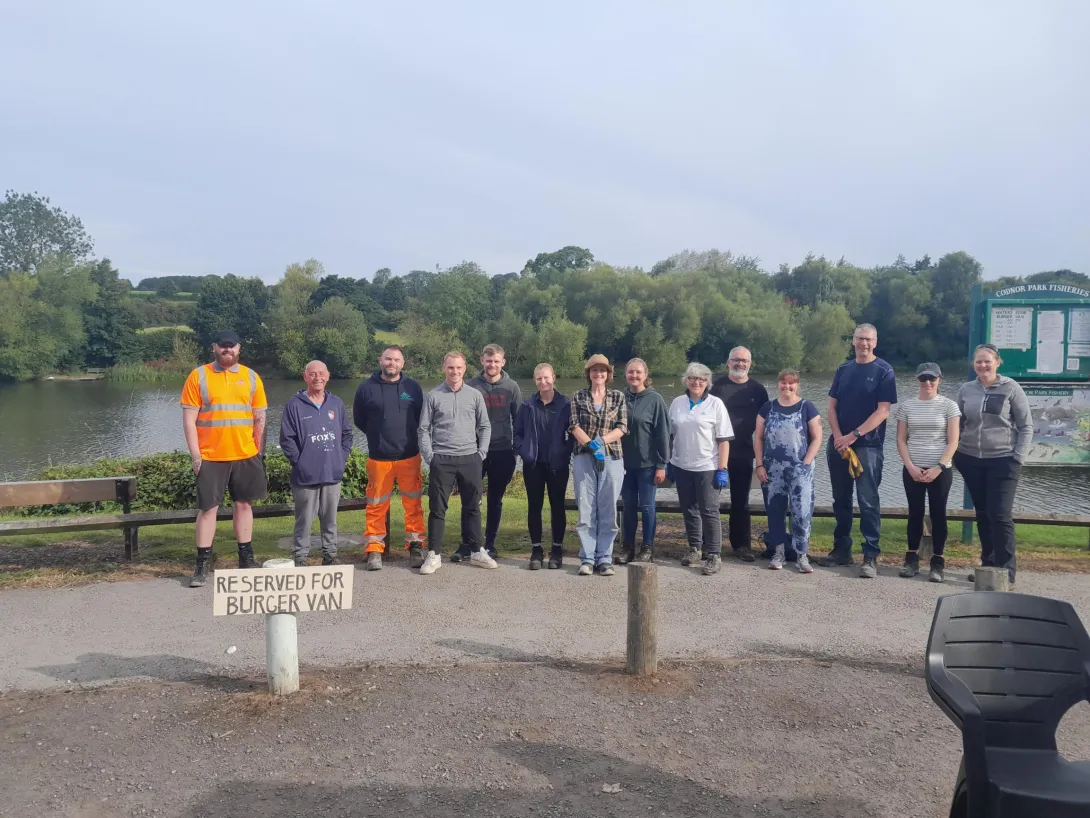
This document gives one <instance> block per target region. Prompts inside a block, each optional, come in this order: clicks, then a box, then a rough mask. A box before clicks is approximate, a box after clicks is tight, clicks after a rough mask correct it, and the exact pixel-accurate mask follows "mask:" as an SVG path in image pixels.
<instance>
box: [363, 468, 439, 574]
mask: <svg viewBox="0 0 1090 818" xmlns="http://www.w3.org/2000/svg"><path fill="white" fill-rule="evenodd" d="M394 480H397V488H398V491H399V492H400V493H401V507H402V508H403V509H405V547H406V548H409V547H410V546H413V545H420V546H425V545H426V544H427V542H428V537H427V534H426V533H425V531H426V529H425V528H424V506H423V503H422V500H421V498H422V495H423V482H422V480H421V477H420V455H416V456H415V457H410V458H408V459H406V460H373V459H372V458H370V457H369V458H367V492H366V497H367V532H366V533H365V534H364V536H363V544H364V553H371V552H372V551H382V549H383V540H384V539H385V538H386V513H387V512H388V511H389V510H390V498H391V497H392V496H393V493H394Z"/></svg>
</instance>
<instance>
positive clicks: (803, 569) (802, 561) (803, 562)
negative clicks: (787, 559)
mask: <svg viewBox="0 0 1090 818" xmlns="http://www.w3.org/2000/svg"><path fill="white" fill-rule="evenodd" d="M795 568H796V570H797V571H798V572H799V573H800V574H812V573H814V569H813V568H812V567H811V566H810V558H809V557H808V556H806V554H799V555H798V557H797V558H796V559H795Z"/></svg>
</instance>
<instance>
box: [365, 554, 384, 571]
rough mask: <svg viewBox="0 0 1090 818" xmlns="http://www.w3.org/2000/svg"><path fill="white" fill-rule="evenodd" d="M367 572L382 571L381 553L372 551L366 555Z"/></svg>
mask: <svg viewBox="0 0 1090 818" xmlns="http://www.w3.org/2000/svg"><path fill="white" fill-rule="evenodd" d="M367 570H368V571H381V570H382V552H381V551H372V552H371V553H369V554H368V555H367Z"/></svg>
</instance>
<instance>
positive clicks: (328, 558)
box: [322, 554, 337, 565]
mask: <svg viewBox="0 0 1090 818" xmlns="http://www.w3.org/2000/svg"><path fill="white" fill-rule="evenodd" d="M336 564H337V558H336V557H335V556H333V555H332V554H322V565H336Z"/></svg>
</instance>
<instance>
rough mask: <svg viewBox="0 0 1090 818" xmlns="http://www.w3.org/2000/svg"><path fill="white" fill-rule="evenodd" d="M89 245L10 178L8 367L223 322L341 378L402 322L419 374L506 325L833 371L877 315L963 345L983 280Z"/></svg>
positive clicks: (1, 225) (574, 360)
mask: <svg viewBox="0 0 1090 818" xmlns="http://www.w3.org/2000/svg"><path fill="white" fill-rule="evenodd" d="M93 254H94V244H93V242H92V240H91V239H90V237H89V236H88V235H87V233H86V231H85V230H84V228H83V225H82V223H81V222H80V220H79V219H78V218H76V217H74V216H70V215H69V214H67V213H65V212H64V211H62V210H61V209H60V208H56V207H53V206H52V205H51V204H50V202H49V200H48V199H47V198H44V197H41V196H39V195H38V194H36V193H34V194H19V193H15V192H13V191H8V193H7V194H6V197H5V199H4V200H3V202H0V302H2V303H3V304H4V305H5V309H4V310H3V311H0V378H4V379H9V380H23V379H27V378H32V377H37V376H41V375H43V374H46V373H50V372H57V371H64V370H74V369H81V368H89V367H103V368H105V367H113V366H118V365H125V364H129V365H141V364H152V365H154V364H156V363H161V362H162V359H164V358H172V359H174V360H175V363H176V364H177V365H178V367H179V368H183V369H184V367H185V366H186V365H189V364H190V363H192V362H195V361H196V360H198V359H201V360H203V359H204V358H205V357H206V355H205V353H204V352H203V350H206V349H207V348H208V345H209V344H210V342H211V339H212V337H213V336H214V335H215V333H216V332H217V331H219V330H220V329H222V328H224V327H231V328H233V329H234V330H235V331H236V332H238V334H239V336H240V338H241V339H242V343H243V345H244V347H245V349H246V352H245V355H246V357H247V360H248V361H249V362H250V363H252V364H253V365H254V366H257V367H265V368H267V369H276V370H280V371H282V372H284V373H286V374H296V373H298V372H300V371H302V368H303V366H304V365H305V363H306V362H307V361H308V360H311V359H312V358H321V359H322V360H324V361H325V362H326V363H327V365H328V366H329V369H330V372H331V373H332V374H333V375H334V377H357V376H359V375H361V374H362V373H365V372H367V371H369V370H370V368H371V367H372V364H373V361H374V358H375V357H376V355H377V353H378V351H379V348H380V347H381V346H382V344H383V343H384V342H385V341H386V340H388V339H391V338H393V339H396V340H398V341H399V342H401V343H402V344H403V345H404V347H405V349H406V358H407V361H408V369H409V371H410V372H412V373H414V374H416V375H419V376H423V377H437V376H438V375H439V373H440V370H441V366H442V358H443V355H444V354H445V353H446V352H447V351H449V350H451V349H460V350H464V351H466V352H470V353H472V352H473V351H474V350H478V349H480V348H481V347H483V346H484V345H485V344H486V343H489V342H493V341H494V342H498V343H500V344H502V345H503V347H504V348H505V350H506V352H507V360H508V370H509V371H510V373H511V374H512V375H514V376H516V377H525V376H528V375H530V374H531V373H532V370H533V367H534V365H535V364H536V363H538V362H540V361H550V362H551V363H552V364H553V365H554V367H555V369H556V372H557V375H558V376H560V377H573V376H578V375H580V374H582V365H583V361H584V360H585V357H586V355H587V353H588V351H594V352H602V353H604V354H605V355H607V356H609V357H610V359H611V360H616V361H624V360H627V359H628V358H631V357H634V356H639V357H641V358H644V359H645V360H646V361H647V362H648V364H649V366H650V368H651V370H652V372H662V373H670V374H674V373H678V372H680V371H682V370H683V369H684V367H685V364H686V362H687V361H690V360H698V361H701V362H703V363H705V364H707V365H709V366H711V367H712V368H718V367H719V366H720V365H721V364H722V363H723V361H724V360H725V359H726V357H727V353H728V351H729V350H730V349H731V347H733V346H736V345H738V344H744V345H746V346H748V347H749V348H750V349H751V351H752V352H753V358H754V361H755V366H756V368H757V369H758V370H763V371H777V370H779V369H781V368H785V367H793V368H798V369H802V370H806V371H828V370H830V369H833V368H835V367H836V366H837V365H838V364H839V363H840V362H842V361H843V360H845V358H846V357H847V355H848V354H849V352H850V349H849V344H848V339H849V338H850V336H851V333H852V329H853V327H854V326H855V325H856V324H857V323H861V322H868V323H872V324H874V325H875V326H877V327H878V330H879V354H880V355H881V356H882V357H884V358H886V359H888V360H890V361H893V362H895V363H901V364H907V363H917V362H919V361H922V360H944V361H945V360H955V359H961V358H962V357H963V356H964V355H965V354H966V348H967V343H968V316H969V303H970V296H971V291H972V287H973V285H974V284H975V283H977V282H979V281H982V280H983V269H982V267H981V265H980V263H979V262H978V261H977V260H976V259H974V258H973V257H972V256H971V255H969V254H968V253H965V252H963V251H957V252H951V253H947V254H946V255H943V256H942V257H941V258H939V259H938V260H937V261H933V260H932V259H931V257H929V256H924V257H923V258H921V259H918V260H916V261H914V262H909V261H907V260H906V259H905V258H904V257H903V256H901V257H898V258H897V259H895V260H894V261H893V263H891V264H889V265H884V266H878V267H860V266H857V265H854V264H851V263H850V262H848V261H847V260H845V259H843V258H841V259H839V260H837V261H831V260H830V259H828V258H826V257H824V256H815V255H809V256H807V257H806V258H805V259H803V260H802V261H801V263H799V264H798V265H796V266H794V267H792V266H790V265H787V264H782V265H780V267H779V269H778V270H776V271H775V272H771V271H767V270H765V269H763V268H762V266H761V262H760V260H759V259H757V258H753V257H749V256H744V255H735V254H733V253H731V252H720V251H718V250H709V251H704V252H693V251H685V252H682V253H678V254H676V255H673V256H671V257H670V258H667V259H664V260H662V261H660V262H658V263H657V264H655V265H654V266H652V267H651V269H650V270H644V269H642V268H639V267H622V266H615V265H610V264H607V263H604V262H601V261H599V260H597V259H596V258H595V257H594V255H593V253H592V252H591V251H590V250H589V249H586V248H582V247H575V246H569V247H564V248H562V249H560V250H557V251H555V252H549V253H539V254H538V255H537V256H535V257H534V258H532V259H529V260H528V261H527V262H526V264H525V266H524V267H523V269H522V270H521V271H519V272H517V273H515V272H509V273H502V274H495V275H490V274H489V273H488V272H487V271H485V270H484V269H482V268H481V267H480V265H478V264H476V263H475V262H472V261H463V262H461V263H460V264H456V265H454V266H452V267H449V268H447V269H442V270H441V269H436V270H434V271H429V270H412V271H409V272H407V273H404V274H402V275H397V274H394V273H393V271H391V270H390V269H388V268H383V269H380V270H378V271H376V272H375V273H374V274H373V275H372V276H371V277H370V278H366V277H359V278H353V277H346V276H340V275H336V274H328V273H326V271H325V269H324V267H323V266H322V264H321V263H320V262H319V261H317V260H315V259H309V260H307V261H304V262H298V263H292V264H289V265H288V266H287V267H286V268H285V270H284V271H283V273H282V275H281V277H280V279H279V280H278V281H277V282H276V283H275V284H271V285H270V284H267V283H265V282H264V281H263V280H261V279H260V278H257V277H248V278H247V277H239V276H235V275H230V274H228V275H222V276H220V275H204V276H162V277H157V278H153V279H144V280H143V281H140V282H138V284H137V286H136V287H135V288H133V287H132V284H131V283H130V282H129V281H127V280H126V279H124V278H121V276H120V274H119V272H118V270H116V269H115V268H114V267H113V265H112V264H111V263H110V261H109V259H106V258H103V259H94V258H93ZM1039 281H1056V282H1061V283H1068V284H1074V285H1076V286H1081V287H1088V286H1090V277H1088V276H1087V275H1085V274H1083V273H1076V272H1072V271H1070V270H1058V271H1047V272H1040V273H1035V274H1033V275H1029V276H1027V277H1025V278H1005V279H1001V280H998V281H992V282H987V283H986V285H987V286H988V287H994V288H996V289H998V288H1000V287H1004V286H1010V285H1012V284H1017V283H1026V282H1030V283H1032V282H1039ZM376 333H378V335H377V338H378V339H379V340H376ZM472 357H473V356H472V355H471V359H472Z"/></svg>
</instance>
